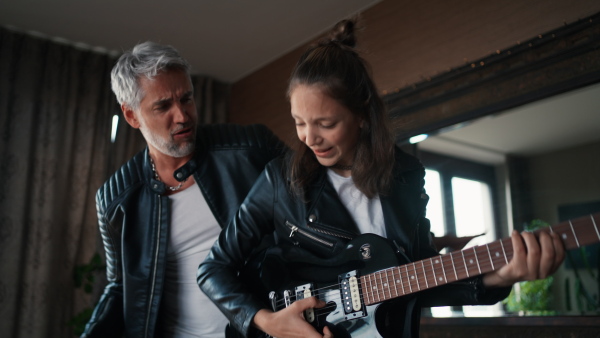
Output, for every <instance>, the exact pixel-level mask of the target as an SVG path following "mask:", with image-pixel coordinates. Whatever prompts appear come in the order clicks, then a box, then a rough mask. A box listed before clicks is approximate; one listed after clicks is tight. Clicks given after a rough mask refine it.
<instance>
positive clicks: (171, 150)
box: [140, 120, 196, 158]
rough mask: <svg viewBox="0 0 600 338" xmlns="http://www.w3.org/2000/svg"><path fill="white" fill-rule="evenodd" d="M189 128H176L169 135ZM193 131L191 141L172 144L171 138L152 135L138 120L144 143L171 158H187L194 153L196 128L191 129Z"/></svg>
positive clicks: (187, 126) (186, 126)
mask: <svg viewBox="0 0 600 338" xmlns="http://www.w3.org/2000/svg"><path fill="white" fill-rule="evenodd" d="M189 127H190V126H189V125H185V126H182V127H181V128H178V129H177V130H175V131H172V132H171V135H173V134H174V133H176V132H178V131H180V130H182V129H184V128H189ZM193 129H194V133H193V136H192V139H191V140H190V141H188V142H185V143H183V144H179V143H176V142H174V141H173V139H172V138H171V139H167V138H164V137H162V136H160V135H157V134H155V133H153V132H152V131H151V130H150V129H149V128H147V127H146V124H145V123H144V122H142V120H140V131H141V132H142V135H144V138H145V139H146V142H148V143H149V144H151V145H152V146H153V147H154V148H156V149H157V150H158V151H160V152H161V153H163V154H165V155H169V156H172V157H177V158H179V157H185V156H188V155H189V154H191V153H192V152H193V151H194V147H195V143H196V142H195V140H196V128H193Z"/></svg>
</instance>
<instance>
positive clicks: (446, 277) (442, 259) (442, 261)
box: [440, 256, 448, 283]
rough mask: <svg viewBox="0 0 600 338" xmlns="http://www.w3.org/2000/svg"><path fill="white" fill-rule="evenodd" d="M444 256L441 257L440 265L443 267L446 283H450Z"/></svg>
mask: <svg viewBox="0 0 600 338" xmlns="http://www.w3.org/2000/svg"><path fill="white" fill-rule="evenodd" d="M443 257H444V256H440V265H441V266H442V274H443V275H444V281H446V283H448V276H447V275H446V269H445V268H444V258H443Z"/></svg>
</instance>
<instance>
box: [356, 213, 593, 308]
mask: <svg viewBox="0 0 600 338" xmlns="http://www.w3.org/2000/svg"><path fill="white" fill-rule="evenodd" d="M599 225H600V213H596V214H592V215H589V216H586V217H581V218H577V219H574V220H570V221H566V222H562V223H559V224H556V225H554V226H552V227H548V228H541V229H538V230H537V231H536V233H539V232H541V231H545V232H555V233H557V234H558V235H559V236H560V238H562V240H563V243H564V245H565V249H567V250H570V249H575V248H579V247H582V246H586V245H590V244H594V243H597V242H600V231H599V230H598V226H599ZM512 257H513V246H512V242H511V239H510V238H504V239H501V240H498V241H495V242H491V243H488V244H485V245H479V246H475V247H472V248H468V249H464V250H461V251H454V252H451V253H449V254H445V255H439V256H434V257H431V258H427V259H424V260H421V261H417V262H413V263H410V264H406V265H402V266H397V267H392V268H388V269H385V270H381V271H377V272H374V273H371V274H367V275H364V276H362V277H360V281H361V285H362V289H363V297H364V302H365V304H366V305H372V304H377V303H381V302H383V301H386V300H390V299H393V298H396V297H400V296H404V295H408V294H411V293H414V292H418V291H422V290H426V289H430V288H433V287H437V286H441V285H444V284H447V283H451V282H455V281H458V280H463V279H466V278H469V277H474V276H478V275H481V274H485V273H488V272H492V271H495V270H498V269H500V268H501V267H503V266H504V265H506V264H508V262H509V261H510V260H511V259H512Z"/></svg>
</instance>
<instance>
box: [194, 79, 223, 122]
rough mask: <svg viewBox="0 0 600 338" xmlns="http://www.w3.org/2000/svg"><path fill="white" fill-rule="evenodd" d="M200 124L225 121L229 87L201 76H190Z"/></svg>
mask: <svg viewBox="0 0 600 338" xmlns="http://www.w3.org/2000/svg"><path fill="white" fill-rule="evenodd" d="M192 84H193V85H194V100H195V101H196V108H197V109H198V115H199V118H198V122H199V123H200V124H211V123H224V122H226V121H227V112H228V108H229V94H230V93H231V85H230V84H227V83H223V82H220V81H217V80H215V79H212V78H209V77H203V76H192Z"/></svg>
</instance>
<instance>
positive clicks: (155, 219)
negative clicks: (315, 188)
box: [82, 125, 285, 337]
mask: <svg viewBox="0 0 600 338" xmlns="http://www.w3.org/2000/svg"><path fill="white" fill-rule="evenodd" d="M197 140H198V143H197V146H196V150H195V157H194V158H193V159H192V160H190V161H189V162H188V163H187V164H185V165H184V166H183V167H181V168H179V169H178V170H177V171H176V172H175V177H176V178H177V179H178V180H180V181H181V180H183V179H185V178H187V177H189V176H190V175H193V177H194V180H195V181H196V182H197V184H198V186H199V187H200V190H201V191H202V194H203V195H204V197H205V199H206V201H207V203H208V205H209V207H210V209H211V210H212V212H213V215H214V216H215V218H216V219H217V221H218V222H219V224H220V225H221V227H224V226H225V225H227V223H228V222H229V221H230V220H231V218H232V217H233V215H234V214H235V212H236V211H237V210H238V208H239V206H240V204H241V202H242V201H243V199H244V197H245V196H246V194H247V193H248V191H249V190H250V188H251V187H252V184H253V183H254V181H255V180H256V178H257V177H258V176H259V174H260V173H261V171H262V170H263V169H264V166H265V165H266V164H267V163H268V162H269V161H270V160H271V159H273V158H275V157H276V156H278V155H280V154H281V153H282V152H283V151H284V150H285V146H284V145H283V143H281V141H280V140H279V139H278V138H277V137H275V136H274V135H273V133H272V132H271V131H270V130H268V129H267V128H266V127H264V126H262V125H253V126H245V127H242V126H236V125H206V126H200V127H199V128H198V132H197ZM164 192H165V186H164V184H163V183H161V182H160V181H157V180H155V179H154V176H153V172H152V168H151V166H150V162H149V158H148V150H147V149H146V150H144V151H141V152H140V153H138V154H137V155H135V156H134V157H133V158H132V159H131V160H129V161H128V162H127V163H126V164H125V165H123V166H122V167H121V168H120V169H119V170H118V171H117V172H116V173H115V174H114V175H113V176H112V177H111V178H109V179H108V180H107V181H106V183H105V184H104V185H103V186H102V187H101V188H100V189H99V190H98V192H97V194H96V206H97V211H98V221H99V225H100V232H101V235H102V240H103V243H104V250H105V253H106V266H107V269H106V273H107V279H108V285H107V286H106V288H105V290H104V294H103V295H102V297H101V299H100V301H99V303H98V305H97V306H96V308H95V310H94V313H93V315H92V318H91V320H90V321H89V323H88V324H87V326H86V328H85V332H84V333H83V335H82V337H120V336H125V337H154V336H155V335H156V333H157V330H156V323H157V316H158V314H159V308H160V303H161V295H162V290H163V283H164V276H165V259H166V253H167V243H168V242H167V227H168V224H169V222H170V210H169V203H168V201H169V200H168V197H167V196H166V195H164ZM198 263H200V262H198ZM200 320H201V318H200Z"/></svg>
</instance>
